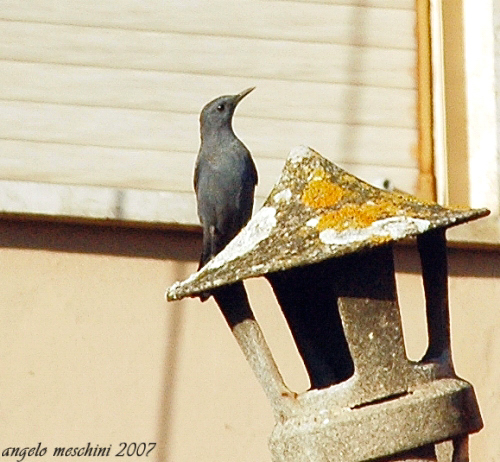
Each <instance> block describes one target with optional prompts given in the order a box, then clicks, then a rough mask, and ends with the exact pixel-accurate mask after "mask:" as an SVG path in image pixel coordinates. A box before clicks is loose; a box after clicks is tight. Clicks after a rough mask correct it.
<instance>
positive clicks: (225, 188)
mask: <svg viewBox="0 0 500 462" xmlns="http://www.w3.org/2000/svg"><path fill="white" fill-rule="evenodd" d="M254 88H255V87H252V88H248V89H246V90H243V91H242V92H241V93H238V94H237V95H228V96H220V97H219V98H216V99H214V100H213V101H211V102H210V103H208V104H207V105H205V107H204V108H203V109H202V111H201V115H200V133H201V145H200V150H199V152H198V157H197V159H196V166H195V171H194V189H195V191H196V198H197V203H198V216H199V218H200V221H201V224H202V227H203V250H202V253H201V258H200V265H199V267H198V269H200V268H202V267H203V266H204V265H205V264H206V263H207V262H208V261H209V260H210V259H211V258H212V257H214V256H215V255H217V253H219V252H220V251H221V250H222V249H223V248H224V247H225V246H226V245H227V244H228V243H229V241H231V239H233V237H234V236H236V234H237V233H238V232H239V231H240V229H241V228H243V226H245V224H246V223H247V222H248V220H249V219H250V217H251V215H252V209H253V199H254V191H255V186H256V185H257V169H256V168H255V164H254V162H253V160H252V156H251V155H250V151H249V150H248V149H247V148H246V146H245V145H244V144H243V143H242V142H241V141H240V140H239V139H238V138H237V137H236V135H235V134H234V132H233V127H232V119H233V114H234V111H235V109H236V106H237V105H238V103H239V102H240V101H241V100H242V99H243V98H244V97H245V96H246V95H248V94H249V93H250V92H251V91H252V90H253V89H254ZM209 295H210V294H208V293H203V294H202V295H201V296H200V298H201V300H202V301H204V300H206V298H208V296H209Z"/></svg>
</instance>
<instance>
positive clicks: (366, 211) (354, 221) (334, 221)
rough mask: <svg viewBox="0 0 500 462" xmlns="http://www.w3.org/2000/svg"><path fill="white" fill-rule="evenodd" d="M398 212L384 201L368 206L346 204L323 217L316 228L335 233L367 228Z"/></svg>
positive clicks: (392, 205) (397, 209)
mask: <svg viewBox="0 0 500 462" xmlns="http://www.w3.org/2000/svg"><path fill="white" fill-rule="evenodd" d="M398 212H399V208H397V207H395V206H394V204H391V203H390V202H386V201H383V202H378V203H370V204H367V203H365V204H346V205H344V206H343V207H341V208H340V209H338V210H335V211H334V212H330V213H327V214H325V215H323V216H322V217H321V218H320V220H319V222H318V225H317V226H316V228H317V229H318V230H319V231H322V230H324V229H328V228H330V229H335V230H337V231H344V230H347V229H359V228H367V227H368V226H370V225H371V224H372V223H373V222H375V221H377V220H382V219H384V218H388V217H391V216H396V215H398Z"/></svg>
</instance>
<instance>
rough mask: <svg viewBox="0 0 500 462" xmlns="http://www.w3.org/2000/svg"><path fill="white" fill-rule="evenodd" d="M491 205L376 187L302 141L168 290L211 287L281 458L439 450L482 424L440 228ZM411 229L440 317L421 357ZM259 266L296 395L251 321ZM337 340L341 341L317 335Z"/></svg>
mask: <svg viewBox="0 0 500 462" xmlns="http://www.w3.org/2000/svg"><path fill="white" fill-rule="evenodd" d="M488 213H489V212H488V210H486V209H480V210H471V209H459V208H444V207H441V206H439V205H437V204H432V203H426V202H422V201H420V200H418V199H416V198H414V197H412V196H410V195H407V194H404V193H400V192H397V193H395V192H387V191H383V190H380V189H378V188H375V187H373V186H370V185H368V184H366V183H364V182H362V181H360V180H359V179H357V178H355V177H353V176H352V175H349V174H348V173H346V172H345V171H343V170H341V169H339V168H338V167H336V166H335V165H333V164H332V163H331V162H329V161H328V160H326V159H324V158H323V157H321V156H320V155H319V154H317V153H316V152H314V151H312V150H310V149H307V148H302V147H301V148H296V149H295V150H293V151H292V153H291V154H290V156H289V158H288V160H287V163H286V165H285V167H284V170H283V173H282V175H281V178H280V180H279V181H278V183H277V185H276V186H275V187H274V189H273V191H272V192H271V194H270V196H269V198H268V199H267V201H266V203H265V204H264V206H263V208H262V209H261V210H260V211H259V212H258V213H257V214H256V216H255V217H254V218H253V219H252V220H251V221H250V222H249V223H248V225H247V226H246V227H245V228H244V229H243V230H242V232H241V233H240V234H239V235H238V236H237V237H236V238H235V239H234V240H233V241H232V242H231V243H230V244H229V245H228V246H227V247H226V248H225V249H224V250H223V251H222V252H221V253H220V254H219V255H217V256H216V257H215V258H214V259H213V260H211V261H210V262H209V263H208V264H207V265H206V266H205V267H204V268H203V269H202V270H201V271H199V272H198V273H195V274H194V275H192V276H191V277H190V278H188V279H187V280H186V281H184V282H182V283H177V284H175V285H174V286H172V287H171V288H170V289H169V290H168V292H167V298H168V299H169V300H175V299H179V298H183V297H185V296H190V295H196V294H197V293H199V292H200V291H204V290H207V289H209V290H212V291H213V292H212V293H213V294H214V297H215V299H216V301H217V302H218V304H219V306H220V308H221V310H222V312H223V313H225V316H226V319H227V320H228V323H229V324H230V326H231V328H232V330H233V333H234V334H235V336H236V338H237V339H238V341H239V343H240V346H241V348H242V350H243V352H244V353H245V356H246V357H247V360H248V361H249V363H250V365H251V367H252V368H253V369H254V372H255V374H256V376H257V377H258V378H259V380H260V382H261V384H262V385H263V387H264V388H265V389H266V391H267V393H268V397H269V398H270V401H271V404H272V406H273V409H274V411H275V417H276V426H275V429H274V432H273V434H272V436H271V439H270V448H271V452H272V456H273V460H274V461H275V462H333V461H339V462H362V461H368V460H374V459H380V460H382V459H383V460H393V461H410V460H411V461H424V460H427V461H433V460H437V459H436V455H435V450H434V444H436V443H439V442H440V441H444V440H454V441H466V435H468V434H469V433H472V432H475V431H478V430H479V429H480V428H481V427H482V420H481V416H480V413H479V408H478V406H477V402H476V399H475V396H474V391H473V389H472V386H471V385H470V384H468V383H467V382H465V381H463V380H461V379H459V378H457V377H456V376H455V374H454V372H453V364H452V362H451V351H450V347H449V343H450V342H449V318H448V302H447V291H446V290H437V291H436V290H433V289H432V287H433V286H434V285H436V284H437V285H439V286H445V285H446V283H447V271H446V240H445V237H444V230H445V229H446V228H448V227H450V226H454V225H457V224H460V223H464V222H467V221H470V220H473V219H475V218H479V217H481V216H485V215H487V214H488ZM408 236H417V237H421V236H425V237H426V239H424V240H420V241H419V250H420V256H421V260H422V263H423V267H424V269H425V271H424V279H425V281H424V282H425V287H426V298H427V308H428V310H427V311H428V321H429V325H430V324H433V325H432V326H431V329H430V330H429V334H430V341H429V346H430V347H431V346H432V348H430V350H431V351H430V352H429V351H428V354H426V356H425V358H424V359H425V361H421V362H412V361H409V360H408V358H407V357H406V353H405V346H404V341H403V336H402V328H401V318H400V313H399V306H398V296H397V292H396V284H395V276H394V266H393V255H392V243H393V242H394V241H396V240H398V239H402V238H405V237H408ZM429 249H430V250H429ZM433 249H434V250H433ZM429 252H430V253H432V255H428V253H429ZM434 260H435V261H434ZM438 273H439V274H438ZM258 275H266V277H267V278H268V280H269V282H270V283H271V285H272V287H273V290H274V292H275V294H276V296H277V298H278V301H279V304H280V306H281V308H282V311H283V314H284V316H285V318H286V319H287V321H288V323H289V326H290V330H291V332H292V335H293V336H294V339H295V341H296V343H297V347H298V349H299V352H300V353H301V356H302V358H303V359H304V364H305V366H306V369H307V370H308V374H309V377H310V379H311V384H312V386H313V389H312V390H310V391H307V392H304V393H302V394H299V395H294V394H292V393H290V392H289V391H288V389H287V388H286V387H285V385H284V384H283V382H282V379H281V376H280V374H279V372H278V371H277V369H276V368H275V366H274V364H273V359H272V356H271V355H270V352H269V350H268V349H267V346H266V345H265V341H264V340H263V337H262V335H261V333H260V331H258V330H255V329H254V328H253V326H254V325H255V324H254V323H255V320H254V318H253V314H252V313H251V309H250V308H249V305H248V300H247V299H246V295H244V289H243V285H242V284H241V283H240V282H239V281H241V280H242V279H245V278H247V277H252V276H258ZM235 282H238V283H237V284H234V283H235ZM231 287H240V288H241V290H242V291H243V292H242V293H241V294H240V295H241V296H237V294H236V293H235V294H232V293H231V291H229V292H227V291H228V290H229V289H230V288H231ZM226 292H227V293H226ZM221 294H226V295H227V296H222V297H221ZM245 300H246V301H245ZM429 312H430V314H431V316H429ZM434 312H437V313H438V315H437V316H434ZM332 314H335V315H336V318H335V317H332V316H331V315H332ZM233 317H234V319H233ZM431 317H432V319H431ZM431 334H432V335H431ZM340 337H342V339H343V344H344V345H345V346H347V348H343V347H342V342H341V343H338V342H337V343H336V342H331V341H329V340H327V342H326V343H325V342H324V341H323V340H324V339H325V338H326V339H329V338H337V339H338V338H340ZM320 344H321V345H320ZM318 345H320V347H319V349H318ZM339 345H340V346H341V348H340V349H338V348H337V347H338V346H339ZM342 356H343V358H342ZM339 357H340V361H338V359H339ZM349 364H352V367H350V366H349ZM461 447H465V446H464V445H461ZM462 452H463V451H462ZM457 454H458V452H457V451H455V455H457ZM465 456H466V455H465ZM465 456H464V457H465ZM457 457H458V458H455V459H454V460H456V462H462V461H465V460H466V459H464V458H463V457H462V456H459V455H457Z"/></svg>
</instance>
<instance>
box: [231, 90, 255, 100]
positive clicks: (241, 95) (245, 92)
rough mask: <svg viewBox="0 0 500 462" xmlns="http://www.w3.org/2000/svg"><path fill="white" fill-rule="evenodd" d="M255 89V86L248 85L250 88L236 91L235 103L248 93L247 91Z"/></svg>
mask: <svg viewBox="0 0 500 462" xmlns="http://www.w3.org/2000/svg"><path fill="white" fill-rule="evenodd" d="M254 90H255V87H250V88H247V89H246V90H243V91H242V92H240V93H238V94H237V95H236V97H235V100H234V102H235V104H238V103H239V102H240V101H241V100H242V99H243V98H244V97H245V96H246V95H248V94H249V93H251V92H252V91H254Z"/></svg>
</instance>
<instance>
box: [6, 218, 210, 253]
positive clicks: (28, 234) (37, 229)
mask: <svg viewBox="0 0 500 462" xmlns="http://www.w3.org/2000/svg"><path fill="white" fill-rule="evenodd" d="M1 247H5V248H17V249H38V250H49V251H55V252H70V253H84V254H103V255H117V256H125V257H138V258H154V259H159V260H180V261H197V260H198V258H199V252H200V249H201V233H199V232H195V231H179V230H167V229H164V230H161V229H152V228H126V227H122V226H110V225H95V224H88V225H85V224H75V223H55V222H54V223H51V222H46V221H41V220H26V221H21V220H0V248H1Z"/></svg>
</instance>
